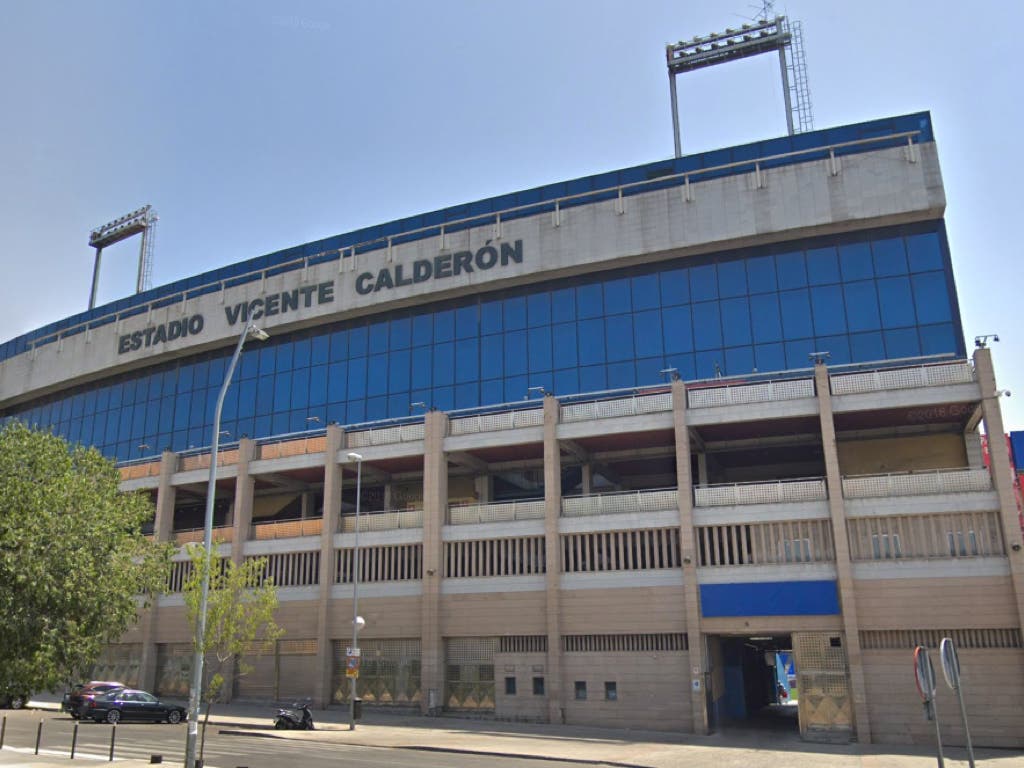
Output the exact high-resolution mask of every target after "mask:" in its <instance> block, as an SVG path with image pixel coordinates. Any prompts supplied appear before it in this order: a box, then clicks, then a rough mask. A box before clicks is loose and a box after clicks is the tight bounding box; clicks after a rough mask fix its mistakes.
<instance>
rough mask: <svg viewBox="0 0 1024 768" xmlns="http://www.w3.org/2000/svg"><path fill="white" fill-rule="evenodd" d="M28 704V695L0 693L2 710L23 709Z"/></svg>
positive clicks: (0, 707) (8, 692)
mask: <svg viewBox="0 0 1024 768" xmlns="http://www.w3.org/2000/svg"><path fill="white" fill-rule="evenodd" d="M26 704H28V694H27V693H12V692H10V691H4V692H2V693H0V709H21V708H22V707H24V706H25V705H26Z"/></svg>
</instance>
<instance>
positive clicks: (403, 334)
mask: <svg viewBox="0 0 1024 768" xmlns="http://www.w3.org/2000/svg"><path fill="white" fill-rule="evenodd" d="M390 343H391V349H408V348H409V347H410V346H411V345H412V320H410V319H409V318H408V317H399V318H396V319H394V320H392V321H391V339H390Z"/></svg>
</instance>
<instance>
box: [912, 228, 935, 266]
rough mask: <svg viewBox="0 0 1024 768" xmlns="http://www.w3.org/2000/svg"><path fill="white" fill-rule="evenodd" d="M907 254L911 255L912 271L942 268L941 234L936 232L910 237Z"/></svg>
mask: <svg viewBox="0 0 1024 768" xmlns="http://www.w3.org/2000/svg"><path fill="white" fill-rule="evenodd" d="M907 255H908V256H909V257H910V271H911V272H927V271H928V270H932V269H942V249H941V247H940V245H939V236H938V234H937V233H935V232H928V233H927V234H924V235H911V236H910V237H908V238H907Z"/></svg>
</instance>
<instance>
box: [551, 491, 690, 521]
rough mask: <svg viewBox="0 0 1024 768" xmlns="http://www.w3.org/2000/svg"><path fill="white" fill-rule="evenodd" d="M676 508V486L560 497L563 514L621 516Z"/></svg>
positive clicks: (571, 515)
mask: <svg viewBox="0 0 1024 768" xmlns="http://www.w3.org/2000/svg"><path fill="white" fill-rule="evenodd" d="M678 509H679V496H678V491H677V490H676V489H675V488H658V489H656V490H650V491H617V492H615V493H600V494H595V495H592V496H567V497H565V498H563V499H562V517H587V516H589V515H624V514H629V513H636V512H668V511H671V510H678Z"/></svg>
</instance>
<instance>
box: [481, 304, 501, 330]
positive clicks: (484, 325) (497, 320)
mask: <svg viewBox="0 0 1024 768" xmlns="http://www.w3.org/2000/svg"><path fill="white" fill-rule="evenodd" d="M503 328H504V323H503V321H502V303H501V302H500V301H485V302H484V303H482V304H481V305H480V332H481V333H483V334H491V333H499V332H501V330H502V329H503Z"/></svg>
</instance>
